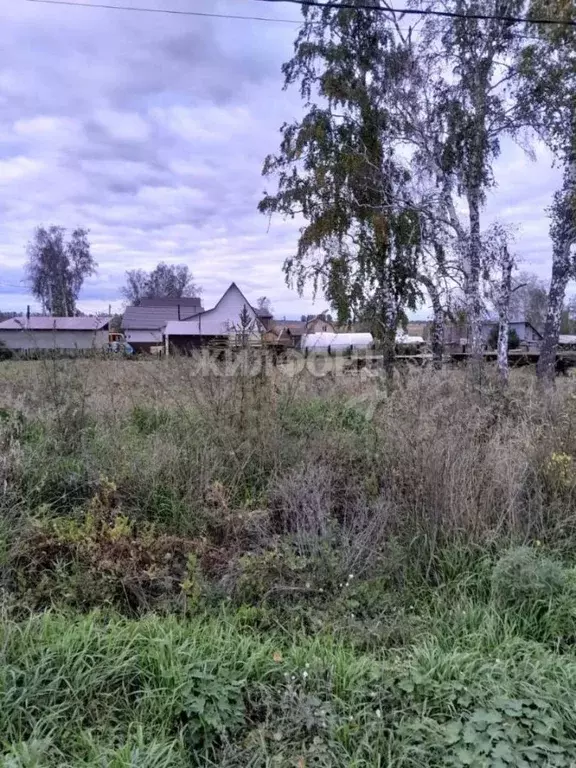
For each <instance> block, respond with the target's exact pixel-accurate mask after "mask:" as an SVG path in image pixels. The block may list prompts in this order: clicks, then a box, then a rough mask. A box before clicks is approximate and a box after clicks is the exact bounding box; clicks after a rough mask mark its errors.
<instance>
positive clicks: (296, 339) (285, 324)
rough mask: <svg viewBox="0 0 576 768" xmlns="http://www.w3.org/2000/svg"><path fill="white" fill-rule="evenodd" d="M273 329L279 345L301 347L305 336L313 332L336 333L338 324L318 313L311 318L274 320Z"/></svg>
mask: <svg viewBox="0 0 576 768" xmlns="http://www.w3.org/2000/svg"><path fill="white" fill-rule="evenodd" d="M271 330H272V332H273V333H274V334H275V343H277V344H278V345H281V346H289V347H296V349H300V348H301V346H302V339H303V338H304V337H305V336H308V335H309V334H313V333H336V325H335V324H334V323H333V322H331V321H330V320H327V319H326V317H325V316H324V315H316V317H313V318H311V319H310V320H299V321H296V320H294V321H292V320H273V321H272V323H271Z"/></svg>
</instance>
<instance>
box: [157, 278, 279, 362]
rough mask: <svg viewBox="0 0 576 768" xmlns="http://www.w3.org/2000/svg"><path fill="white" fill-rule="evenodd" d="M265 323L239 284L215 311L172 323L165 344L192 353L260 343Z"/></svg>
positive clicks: (166, 334)
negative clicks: (216, 346)
mask: <svg viewBox="0 0 576 768" xmlns="http://www.w3.org/2000/svg"><path fill="white" fill-rule="evenodd" d="M264 331H265V326H264V323H263V322H262V319H261V318H260V317H259V316H258V313H257V312H256V310H255V309H254V308H253V307H252V305H251V304H250V302H249V301H248V299H247V298H246V297H245V296H244V294H243V293H242V291H241V290H240V288H238V286H237V285H236V283H232V284H231V285H230V287H229V288H228V289H227V290H226V291H225V292H224V295H223V296H222V298H221V299H220V301H219V302H218V303H217V304H216V305H215V306H214V307H212V309H205V310H202V311H201V312H198V313H197V314H195V315H193V316H191V317H188V318H186V320H184V321H178V320H172V321H169V322H168V323H166V327H165V328H164V344H165V349H166V351H167V352H170V350H173V351H179V352H189V351H191V350H193V349H197V348H198V347H204V346H208V345H229V344H240V345H242V346H246V345H253V344H258V343H260V341H261V339H262V334H263V333H264Z"/></svg>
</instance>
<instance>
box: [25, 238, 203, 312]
mask: <svg viewBox="0 0 576 768" xmlns="http://www.w3.org/2000/svg"><path fill="white" fill-rule="evenodd" d="M88 235H89V231H88V230H87V229H83V228H81V227H78V228H76V229H74V230H73V231H72V232H71V233H70V236H69V237H67V232H66V229H65V228H64V227H61V226H56V225H52V226H49V227H37V229H36V231H35V232H34V237H33V238H32V240H31V241H30V242H29V243H28V246H27V256H28V258H27V261H26V267H25V274H26V282H27V285H28V288H29V289H30V292H31V294H32V295H33V296H34V298H35V299H37V301H38V302H39V303H40V306H41V310H42V313H43V314H48V315H54V316H57V317H74V316H75V315H78V314H81V312H80V310H79V308H78V297H79V295H80V290H81V288H82V286H83V285H84V282H85V281H86V279H87V278H88V277H91V276H92V275H95V274H96V272H97V268H98V265H97V263H96V261H95V259H94V256H93V254H92V251H91V247H90V241H89V239H88ZM120 293H121V294H122V296H123V298H124V299H125V300H126V302H127V303H128V304H131V305H133V306H138V305H139V304H140V303H141V301H142V299H146V298H157V297H162V298H182V297H185V296H198V295H200V293H201V288H200V287H199V286H198V285H197V284H196V283H195V282H194V276H193V274H192V272H191V271H190V269H189V267H188V266H187V265H186V264H165V263H164V262H160V263H159V264H158V265H157V266H156V267H155V268H154V269H153V270H151V271H149V272H147V271H145V270H143V269H133V270H128V271H127V272H126V283H125V285H124V286H123V287H122V288H121V289H120Z"/></svg>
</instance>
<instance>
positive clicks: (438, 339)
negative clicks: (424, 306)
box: [420, 275, 444, 370]
mask: <svg viewBox="0 0 576 768" xmlns="http://www.w3.org/2000/svg"><path fill="white" fill-rule="evenodd" d="M420 281H421V282H422V284H423V285H425V286H426V290H427V291H428V295H429V296H430V301H431V302H432V311H433V313H434V320H433V321H432V329H431V334H430V335H431V341H432V360H433V362H434V368H436V369H437V370H440V369H441V368H442V360H443V357H444V307H443V306H442V301H441V298H440V291H439V290H438V289H437V287H436V285H435V284H434V281H433V280H432V279H431V278H429V277H428V276H427V275H421V276H420Z"/></svg>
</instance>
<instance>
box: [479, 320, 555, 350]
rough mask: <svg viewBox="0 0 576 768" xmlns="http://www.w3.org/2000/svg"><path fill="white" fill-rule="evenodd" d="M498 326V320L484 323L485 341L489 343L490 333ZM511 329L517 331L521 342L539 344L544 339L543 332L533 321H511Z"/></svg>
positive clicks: (483, 335) (483, 337) (483, 333)
mask: <svg viewBox="0 0 576 768" xmlns="http://www.w3.org/2000/svg"><path fill="white" fill-rule="evenodd" d="M495 328H498V321H497V320H490V321H488V322H486V323H482V339H483V341H484V343H485V344H486V343H488V339H489V338H490V335H491V334H492V333H493V331H494V329H495ZM510 330H511V331H512V330H513V331H516V333H517V334H518V338H519V339H520V343H521V344H529V345H531V344H538V343H539V342H541V341H542V334H541V333H540V331H538V330H537V329H536V328H534V326H533V325H532V323H529V322H527V321H526V320H512V321H511V322H510Z"/></svg>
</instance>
